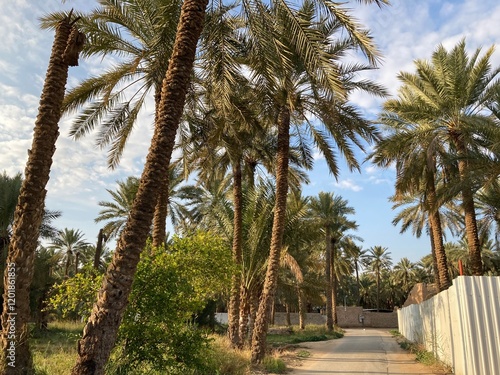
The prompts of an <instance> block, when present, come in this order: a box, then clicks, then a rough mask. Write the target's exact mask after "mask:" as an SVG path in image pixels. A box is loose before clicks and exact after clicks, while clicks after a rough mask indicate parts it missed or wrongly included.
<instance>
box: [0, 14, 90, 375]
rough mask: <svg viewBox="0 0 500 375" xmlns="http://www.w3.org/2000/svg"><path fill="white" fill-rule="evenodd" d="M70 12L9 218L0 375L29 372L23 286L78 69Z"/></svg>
mask: <svg viewBox="0 0 500 375" xmlns="http://www.w3.org/2000/svg"><path fill="white" fill-rule="evenodd" d="M71 18H72V14H71V13H70V14H68V15H65V16H64V17H61V18H59V19H58V23H57V27H56V33H55V38H54V43H53V46H52V52H51V56H50V60H49V66H48V68H47V75H46V77H45V81H44V86H43V89H42V95H41V99H40V106H39V111H38V116H37V119H36V120H35V129H34V134H33V141H32V145H31V149H30V151H29V156H28V162H27V164H26V169H25V173H24V175H25V179H24V181H23V184H22V186H21V191H20V193H19V201H18V205H17V207H16V212H15V215H14V224H13V226H12V235H11V241H10V244H9V250H8V251H9V253H8V257H7V264H10V265H13V268H14V270H15V273H16V284H15V285H16V288H15V295H16V305H15V307H14V308H15V311H16V314H17V315H16V323H15V324H16V327H15V332H16V334H15V340H14V341H13V340H12V339H9V337H11V332H9V329H10V328H11V324H10V320H9V311H11V312H12V308H13V306H10V308H11V310H9V303H8V296H7V291H8V290H9V289H8V287H9V284H8V281H9V276H8V272H11V273H12V269H13V268H12V267H7V268H6V270H5V277H4V283H5V285H4V300H3V312H2V348H3V349H2V351H3V356H2V358H7V356H8V355H9V354H8V352H7V349H8V348H9V347H10V346H11V345H14V346H15V348H16V360H15V367H12V366H8V362H7V361H5V362H4V373H5V374H21V373H29V372H32V371H33V363H32V358H31V354H30V351H29V345H28V336H29V332H28V325H27V324H28V321H29V316H30V313H29V310H30V309H29V288H30V285H31V281H32V278H33V260H34V257H35V256H34V255H35V250H36V247H37V244H38V235H39V228H40V224H41V222H42V217H43V208H44V203H45V195H46V190H45V187H46V185H47V182H48V180H49V174H50V167H51V165H52V156H53V155H54V151H55V143H56V140H57V137H58V135H59V125H58V124H59V120H60V117H61V105H62V101H63V98H64V91H65V86H66V81H67V78H68V68H69V66H74V65H78V51H79V50H80V49H81V44H82V43H83V41H84V37H83V35H81V34H80V33H79V32H78V30H77V29H76V27H75V26H74V22H75V21H76V19H75V20H73V21H72V20H71Z"/></svg>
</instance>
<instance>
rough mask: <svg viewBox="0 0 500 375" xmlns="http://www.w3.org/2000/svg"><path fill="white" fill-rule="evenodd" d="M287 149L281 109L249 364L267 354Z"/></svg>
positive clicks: (287, 135) (286, 120)
mask: <svg viewBox="0 0 500 375" xmlns="http://www.w3.org/2000/svg"><path fill="white" fill-rule="evenodd" d="M289 149H290V110H289V108H287V107H282V108H281V109H280V113H279V117H278V151H277V165H276V202H275V206H274V217H273V229H272V233H271V248H270V251H269V259H268V263H267V271H266V278H265V280H264V287H263V290H262V297H261V299H260V303H259V310H258V312H257V317H256V321H255V328H254V332H253V336H252V337H253V338H252V362H253V363H260V362H262V360H263V359H264V355H265V353H266V334H267V328H268V319H269V314H270V312H271V306H272V304H273V302H274V294H275V293H276V287H277V283H278V271H279V267H280V254H281V246H282V242H283V232H284V230H285V214H286V200H287V195H288V158H289Z"/></svg>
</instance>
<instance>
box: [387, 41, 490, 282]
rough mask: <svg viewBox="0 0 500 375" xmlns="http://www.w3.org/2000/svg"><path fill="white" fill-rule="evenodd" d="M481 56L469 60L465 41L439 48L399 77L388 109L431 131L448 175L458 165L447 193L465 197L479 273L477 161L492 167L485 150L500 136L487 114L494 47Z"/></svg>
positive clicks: (476, 54) (467, 223) (474, 265)
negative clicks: (441, 149)
mask: <svg viewBox="0 0 500 375" xmlns="http://www.w3.org/2000/svg"><path fill="white" fill-rule="evenodd" d="M480 52H481V50H480V49H477V50H476V51H475V52H474V53H473V54H472V55H471V56H469V55H468V53H467V51H466V49H465V41H464V40H462V41H461V42H459V43H458V44H457V45H456V46H455V47H454V48H453V49H452V50H451V51H449V52H448V51H447V50H446V49H445V48H444V47H443V46H442V45H441V46H438V47H437V49H436V50H435V51H434V53H433V55H432V59H431V61H430V62H428V61H424V60H417V61H416V62H415V65H416V73H405V72H402V73H400V74H399V79H400V80H401V82H402V83H403V86H402V88H401V89H400V95H399V99H394V100H389V101H388V102H386V104H385V109H386V110H388V111H390V112H394V113H396V114H397V116H400V117H402V118H404V119H405V120H406V121H411V122H412V123H414V124H417V125H418V126H419V127H420V130H421V132H422V133H423V132H427V133H428V134H430V135H432V138H433V139H435V140H436V144H439V145H441V146H442V147H446V152H447V154H448V158H447V164H446V167H447V170H448V171H451V170H452V167H455V166H456V170H457V173H456V182H455V184H449V185H448V186H447V187H446V191H447V193H448V196H449V197H454V196H455V195H456V194H454V193H455V191H457V192H460V193H461V198H462V199H461V203H462V209H463V213H464V219H465V227H466V235H467V242H468V244H469V251H470V255H471V268H472V270H473V274H474V275H481V274H482V264H481V246H480V241H479V237H478V228H477V222H476V214H475V209H474V208H475V206H474V200H473V194H474V192H475V190H476V189H477V186H478V185H479V186H480V184H481V183H482V181H481V178H478V176H477V174H475V173H474V167H473V165H474V164H473V163H475V162H476V160H478V159H479V160H480V162H481V164H483V165H484V164H485V163H488V162H489V161H488V160H489V159H490V158H491V156H492V154H491V153H489V152H485V150H492V148H493V145H494V144H496V143H497V142H498V137H499V134H498V126H496V124H495V122H494V119H493V118H492V117H491V116H489V115H488V114H487V113H485V112H484V110H485V109H486V108H487V105H488V104H489V102H490V100H491V98H492V97H493V95H494V91H495V86H496V85H497V83H496V81H495V79H496V77H497V74H498V70H495V69H492V68H491V65H490V58H491V55H492V53H493V47H492V48H490V49H488V50H487V51H486V53H485V54H484V56H482V57H480V56H479V55H480ZM485 160H486V161H485ZM444 161H446V160H444ZM448 177H453V175H450V176H448ZM452 182H454V181H452ZM434 211H435V209H434Z"/></svg>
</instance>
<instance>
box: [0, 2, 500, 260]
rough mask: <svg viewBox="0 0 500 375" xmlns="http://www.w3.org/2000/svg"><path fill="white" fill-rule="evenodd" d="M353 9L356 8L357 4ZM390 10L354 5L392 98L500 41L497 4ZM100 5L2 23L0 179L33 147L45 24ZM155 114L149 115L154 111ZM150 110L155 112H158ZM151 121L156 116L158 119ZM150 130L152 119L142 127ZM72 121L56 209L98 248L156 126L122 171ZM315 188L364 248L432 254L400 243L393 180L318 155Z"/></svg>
mask: <svg viewBox="0 0 500 375" xmlns="http://www.w3.org/2000/svg"><path fill="white" fill-rule="evenodd" d="M351 3H352V4H353V6H354V4H355V2H351ZM391 3H392V6H391V7H384V8H382V9H378V8H377V7H376V6H358V5H356V6H355V15H356V17H357V18H358V19H359V20H360V21H361V22H362V23H363V24H364V25H365V26H366V27H368V28H369V29H370V30H371V32H372V34H373V36H374V38H375V41H376V43H377V45H378V46H379V49H380V50H381V52H382V54H383V62H382V63H381V65H380V67H379V69H378V70H376V71H373V72H371V73H370V78H371V79H373V80H376V81H377V82H379V83H382V84H383V85H385V86H386V87H387V88H388V90H389V91H390V92H391V94H395V93H396V91H397V88H398V85H399V83H398V81H397V78H396V75H397V73H398V72H399V71H412V70H413V61H414V60H415V59H428V58H429V57H430V55H431V53H432V51H433V50H434V49H435V48H436V46H437V45H439V44H440V43H441V44H443V45H444V46H445V47H447V48H451V47H452V46H454V45H455V44H456V43H457V42H458V41H460V40H461V39H462V38H466V43H467V47H468V49H469V51H473V50H475V49H476V48H478V47H481V46H482V47H484V49H486V48H487V47H489V46H491V45H493V44H495V43H496V42H497V41H500V28H499V27H498V24H499V23H500V3H498V1H497V0H485V1H477V0H463V1H458V0H454V1H439V0H422V1H409V0H393V1H391ZM94 5H95V2H93V1H83V0H77V1H75V0H72V1H68V2H66V3H65V4H61V2H60V1H59V0H37V1H33V0H11V1H10V3H9V6H8V7H6V6H4V7H2V8H3V9H2V12H1V14H0V35H1V38H2V48H1V49H0V172H1V171H3V170H5V171H6V172H7V173H8V174H10V175H13V174H15V173H17V172H22V171H23V170H24V166H25V163H26V160H27V156H28V154H27V150H28V149H29V148H30V144H31V138H32V131H33V125H34V122H35V117H36V115H37V107H38V101H39V96H40V92H41V89H42V84H43V80H44V76H45V71H46V68H47V63H48V57H49V54H50V48H51V44H52V38H53V32H51V31H47V30H40V28H39V26H38V25H39V23H38V18H39V17H41V16H42V15H44V14H46V13H48V12H51V11H56V10H61V9H69V8H70V7H73V8H75V9H78V10H86V9H88V8H89V7H92V6H94ZM492 62H493V65H494V66H499V65H500V52H499V51H496V52H495V54H494V56H493V60H492ZM109 64H112V61H109V60H103V61H101V60H91V61H81V63H80V66H79V67H75V68H70V73H69V74H70V78H69V84H68V86H70V87H73V86H74V85H76V84H77V83H78V81H79V80H81V79H82V78H85V77H87V76H88V75H89V74H95V73H97V72H99V71H100V70H102V69H104V68H105V67H106V66H109ZM351 99H352V101H353V102H355V103H356V104H357V105H358V106H359V107H360V108H361V109H362V110H363V111H364V113H365V114H366V116H367V117H369V118H374V117H375V116H376V115H377V113H378V111H379V109H380V105H381V101H380V100H379V99H375V98H372V97H367V96H362V95H354V96H353V97H352V98H351ZM152 108H153V107H152V106H150V107H148V109H149V110H152ZM149 110H148V111H149ZM149 112H151V111H149ZM141 121H142V122H144V123H145V124H150V123H151V121H152V119H151V115H150V114H144V116H143V118H142V119H141ZM70 124H71V118H65V119H63V120H62V121H61V124H60V127H61V135H60V138H59V140H58V142H57V151H56V154H55V157H54V163H53V168H52V172H51V179H50V181H49V185H48V187H47V189H48V197H47V207H48V208H50V209H52V210H61V211H62V212H63V216H62V218H60V219H59V220H58V221H57V222H56V225H57V226H58V227H59V228H64V227H67V228H75V229H80V230H82V231H83V232H84V233H85V235H86V238H87V240H89V241H92V242H93V241H95V238H96V236H97V232H98V229H99V227H98V226H97V225H96V224H94V218H95V217H96V216H97V214H98V212H99V206H98V204H97V203H98V202H99V201H101V200H108V199H109V198H108V193H107V192H106V189H114V188H115V187H116V181H117V180H121V179H124V178H126V177H127V176H131V175H135V176H139V175H140V173H141V170H142V165H143V163H144V159H145V155H146V153H147V149H148V146H149V141H150V137H151V131H150V129H151V126H149V127H148V126H141V130H140V131H136V132H134V135H133V137H132V139H131V140H130V142H129V144H128V145H127V149H126V152H125V154H124V156H123V158H122V162H121V164H120V166H119V167H118V168H117V169H116V170H113V171H110V170H109V169H108V168H107V167H106V150H100V149H97V148H96V147H94V145H93V142H94V139H93V138H92V137H89V138H88V139H86V140H84V141H78V142H75V141H73V140H72V139H70V138H69V137H68V130H69V127H70ZM310 177H311V184H310V185H309V186H306V187H304V192H305V194H307V195H315V194H317V193H318V192H320V191H333V192H334V193H335V194H340V195H341V196H342V197H343V198H345V199H347V200H348V201H349V204H350V205H351V206H353V207H354V208H355V210H356V215H355V217H354V218H355V220H356V221H357V223H358V224H359V230H358V232H357V233H356V234H357V235H359V236H360V237H362V238H363V239H364V242H363V243H362V246H363V248H365V249H368V248H370V247H372V246H376V245H380V246H384V247H387V248H388V249H389V251H390V252H391V253H392V256H393V259H394V260H395V261H397V260H399V259H400V258H401V257H404V256H406V257H408V258H410V260H412V261H418V260H419V259H420V258H421V257H422V256H424V255H426V254H427V253H429V252H430V250H429V249H430V247H429V240H428V239H427V238H422V239H420V240H417V239H415V238H414V237H413V236H412V235H411V234H410V233H408V234H404V235H401V234H399V229H398V228H396V227H393V226H392V224H391V221H392V219H393V217H394V215H395V213H394V212H393V211H391V204H390V203H389V202H388V197H389V196H390V195H392V194H393V183H394V171H392V170H380V169H378V168H375V167H374V166H372V165H370V164H368V163H365V164H363V167H362V172H361V173H355V174H351V173H349V172H348V171H347V170H345V169H344V170H343V171H342V173H341V176H340V178H339V180H338V181H335V180H334V179H333V178H332V177H331V176H330V175H329V174H328V171H327V169H326V165H325V162H324V160H323V159H322V158H321V157H320V156H318V158H317V160H316V166H315V168H314V171H313V172H312V173H311V175H310Z"/></svg>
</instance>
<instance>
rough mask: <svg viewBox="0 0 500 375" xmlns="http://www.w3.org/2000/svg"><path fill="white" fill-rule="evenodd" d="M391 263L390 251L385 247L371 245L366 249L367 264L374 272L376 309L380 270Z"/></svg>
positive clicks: (378, 301)
mask: <svg viewBox="0 0 500 375" xmlns="http://www.w3.org/2000/svg"><path fill="white" fill-rule="evenodd" d="M391 265H392V260H391V256H390V252H389V251H388V249H387V248H386V247H382V246H373V247H371V248H370V249H369V250H368V259H367V266H368V267H369V269H370V270H371V271H372V272H373V273H374V274H375V280H376V285H377V310H379V309H380V277H381V275H382V271H383V270H385V269H387V268H389V267H390V266H391Z"/></svg>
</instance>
